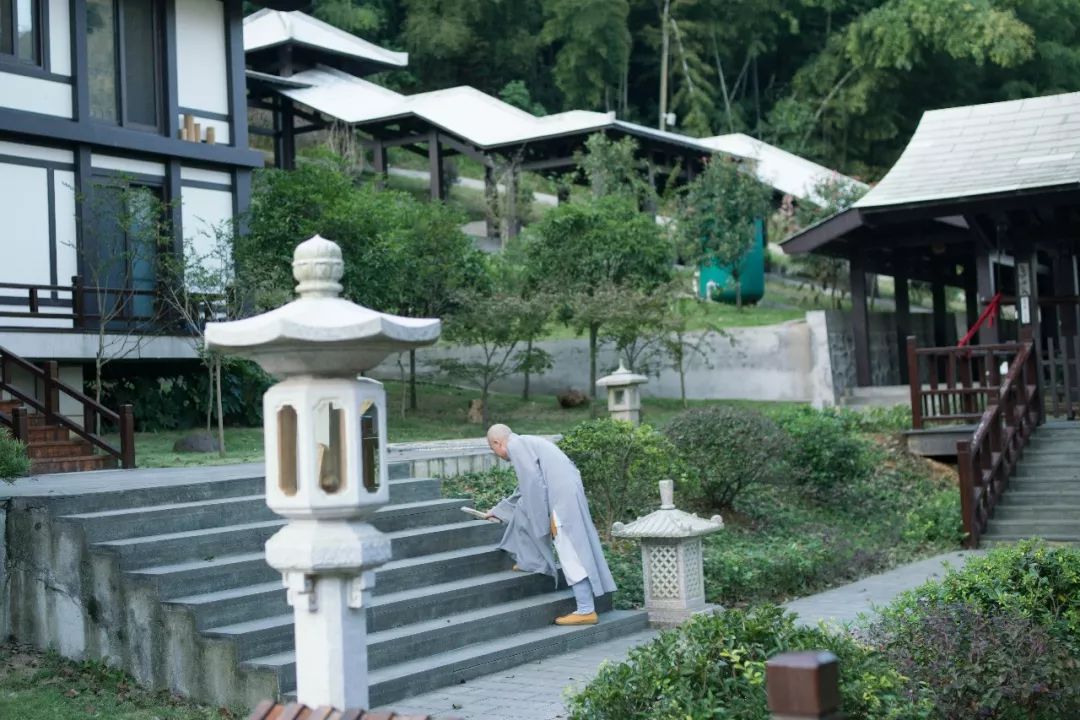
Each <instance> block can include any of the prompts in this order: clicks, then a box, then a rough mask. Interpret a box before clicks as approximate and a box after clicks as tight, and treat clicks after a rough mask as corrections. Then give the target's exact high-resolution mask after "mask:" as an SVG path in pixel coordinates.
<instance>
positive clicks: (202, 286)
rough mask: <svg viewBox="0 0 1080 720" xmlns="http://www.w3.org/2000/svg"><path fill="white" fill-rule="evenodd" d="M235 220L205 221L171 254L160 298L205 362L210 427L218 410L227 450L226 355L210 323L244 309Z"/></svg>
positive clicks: (220, 432)
mask: <svg viewBox="0 0 1080 720" xmlns="http://www.w3.org/2000/svg"><path fill="white" fill-rule="evenodd" d="M234 236H235V233H234V224H233V222H231V221H229V222H226V223H224V224H221V225H217V226H206V227H205V228H203V230H202V232H201V233H199V235H197V236H196V237H195V238H193V239H188V240H186V241H185V242H184V253H183V256H182V257H176V256H169V260H168V264H167V265H166V267H167V269H168V273H169V278H168V281H167V282H165V283H163V284H162V290H161V297H162V300H163V301H164V303H165V305H166V306H167V307H168V309H169V310H170V311H171V313H172V314H173V316H174V318H175V320H176V321H177V322H178V323H179V324H180V325H181V332H182V334H183V335H184V336H185V337H187V338H189V340H190V342H191V344H192V347H193V348H194V350H195V353H196V354H197V355H198V356H199V359H200V360H201V361H202V363H203V365H204V366H205V367H206V371H207V377H208V379H209V385H208V396H207V399H206V431H207V432H210V422H211V416H212V415H213V414H215V413H216V415H217V433H218V451H219V452H220V453H221V455H222V456H224V455H225V414H224V412H223V410H222V384H221V374H222V365H223V364H225V363H226V362H227V359H226V358H225V357H224V356H222V354H221V353H218V352H213V351H210V350H208V349H207V347H206V324H207V323H208V322H212V321H222V320H235V319H237V318H239V317H241V315H242V312H243V307H244V306H243V302H244V293H242V292H240V290H239V289H238V287H237V282H238V280H237V274H236V270H235V268H234V266H233V253H232V248H233V238H234Z"/></svg>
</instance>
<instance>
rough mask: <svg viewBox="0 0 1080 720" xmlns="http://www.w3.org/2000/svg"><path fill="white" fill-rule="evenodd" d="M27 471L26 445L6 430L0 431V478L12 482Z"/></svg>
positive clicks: (28, 466)
mask: <svg viewBox="0 0 1080 720" xmlns="http://www.w3.org/2000/svg"><path fill="white" fill-rule="evenodd" d="M28 472H30V458H28V457H27V456H26V446H25V445H23V444H22V443H21V442H19V441H18V440H16V439H15V438H13V437H11V435H10V434H8V433H7V431H3V432H0V480H6V481H8V482H14V481H15V478H17V477H22V476H23V475H25V474H27V473H28Z"/></svg>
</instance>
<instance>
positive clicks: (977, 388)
mask: <svg viewBox="0 0 1080 720" xmlns="http://www.w3.org/2000/svg"><path fill="white" fill-rule="evenodd" d="M1022 347H1023V346H1022V345H1021V344H1020V343H1003V344H998V345H975V346H968V347H927V348H921V347H918V344H917V341H916V339H915V338H914V337H909V338H908V339H907V363H908V381H909V384H910V387H911V426H912V428H913V429H915V430H922V429H924V428H926V427H927V426H929V425H932V424H957V423H961V424H963V423H970V424H974V423H977V422H979V420H980V419H981V418H982V415H983V413H984V412H985V411H986V409H987V407H989V405H990V404H991V401H992V400H993V399H994V398H996V397H997V393H998V391H999V389H1000V387H1001V364H1002V363H1006V364H1009V365H1011V364H1012V362H1013V361H1014V360H1015V358H1016V356H1017V355H1018V354H1019V353H1020V351H1021V348H1022Z"/></svg>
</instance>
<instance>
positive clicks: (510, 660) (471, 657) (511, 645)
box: [368, 610, 649, 712]
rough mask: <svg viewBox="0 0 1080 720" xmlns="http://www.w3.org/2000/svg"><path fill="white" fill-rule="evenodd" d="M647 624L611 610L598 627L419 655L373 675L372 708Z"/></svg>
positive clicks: (545, 630) (545, 631)
mask: <svg viewBox="0 0 1080 720" xmlns="http://www.w3.org/2000/svg"><path fill="white" fill-rule="evenodd" d="M648 624H649V618H648V614H647V613H645V612H644V611H633V610H613V611H611V612H607V613H604V614H602V615H601V616H600V622H599V623H597V624H596V625H590V626H584V627H560V626H558V625H555V624H551V625H547V626H545V627H542V628H539V629H536V630H530V631H527V632H522V633H514V634H513V635H508V636H506V637H502V638H499V639H497V640H491V641H488V642H484V643H477V644H475V645H468V646H466V647H463V648H460V649H457V650H451V651H449V652H444V653H439V654H437V655H427V656H421V657H418V658H416V659H414V660H412V661H410V662H405V663H398V664H395V665H391V666H389V667H385V668H380V669H377V670H373V671H372V672H370V673H369V674H368V679H369V682H370V694H371V704H372V705H374V706H379V705H386V704H388V703H393V702H397V701H398V700H401V699H403V698H406V697H410V696H412V695H417V694H419V693H423V692H427V691H428V690H434V689H435V688H438V687H442V686H444V685H451V684H454V683H460V682H464V681H466V680H471V679H472V678H475V677H479V676H481V675H487V674H488V673H493V672H498V671H500V670H505V669H506V668H511V667H514V666H516V665H521V664H522V663H527V662H533V661H536V660H540V659H543V658H545V657H550V656H552V655H557V654H559V653H564V652H569V651H571V650H576V649H578V648H582V647H586V646H588V645H593V644H595V643H598V642H603V641H605V640H610V639H612V638H616V637H622V636H624V635H628V634H630V633H634V632H638V631H639V630H644V629H645V628H646V627H648ZM511 712H512V710H511Z"/></svg>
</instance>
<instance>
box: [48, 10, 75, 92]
mask: <svg viewBox="0 0 1080 720" xmlns="http://www.w3.org/2000/svg"><path fill="white" fill-rule="evenodd" d="M49 62H50V63H51V67H50V68H49V70H50V71H51V72H54V73H56V74H57V75H69V76H70V75H71V2H70V0H49Z"/></svg>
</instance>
